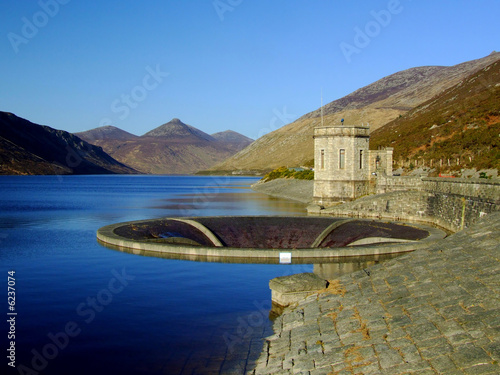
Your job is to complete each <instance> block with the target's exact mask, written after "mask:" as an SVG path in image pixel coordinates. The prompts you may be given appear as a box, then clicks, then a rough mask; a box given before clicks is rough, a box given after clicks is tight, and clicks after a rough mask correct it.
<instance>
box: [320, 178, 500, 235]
mask: <svg viewBox="0 0 500 375" xmlns="http://www.w3.org/2000/svg"><path fill="white" fill-rule="evenodd" d="M374 190H375V191H374V192H375V193H376V195H369V196H366V197H363V198H360V199H358V200H356V201H354V202H349V203H345V204H342V205H338V206H333V207H330V208H327V209H325V210H322V211H320V214H327V215H337V216H355V217H376V218H382V219H395V220H405V221H426V222H432V223H434V224H437V225H439V226H441V227H443V228H446V229H449V230H451V231H454V232H456V231H458V230H461V229H464V228H468V227H470V226H471V225H472V224H474V223H475V222H476V221H477V220H478V219H479V218H481V217H483V216H484V215H487V214H489V213H492V212H495V211H500V181H498V180H485V179H458V178H456V179H451V178H450V179H448V178H428V177H423V178H422V177H387V176H379V177H378V178H377V184H376V186H375V188H374Z"/></svg>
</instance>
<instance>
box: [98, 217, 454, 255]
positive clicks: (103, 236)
mask: <svg viewBox="0 0 500 375" xmlns="http://www.w3.org/2000/svg"><path fill="white" fill-rule="evenodd" d="M241 217H244V216H241ZM262 217H269V216H262ZM190 219H192V218H182V219H180V220H179V218H163V219H159V218H158V219H149V220H134V221H129V222H122V223H116V224H111V225H107V226H104V227H102V228H100V229H99V230H98V231H97V239H98V240H99V242H100V243H102V244H103V245H104V246H106V245H110V246H111V247H116V248H118V249H129V250H132V251H133V252H134V253H136V252H141V253H144V252H147V253H160V254H171V255H178V256H185V257H209V258H210V257H214V258H235V259H237V258H241V259H243V258H244V259H257V260H259V259H260V260H262V259H269V260H276V259H279V256H280V253H282V252H288V253H291V255H292V259H296V260H300V259H317V260H319V259H326V260H331V259H336V258H352V257H367V256H368V257H369V256H379V255H390V254H398V253H406V252H411V251H414V250H417V249H419V248H423V247H427V246H429V244H430V243H431V242H434V241H436V240H439V239H442V238H444V237H446V233H445V232H444V231H442V230H440V229H438V228H435V227H430V226H426V225H422V224H413V223H412V224H408V223H401V222H398V223H397V224H398V225H408V226H413V227H417V228H420V229H424V230H426V231H428V232H429V236H427V237H426V238H424V239H422V240H419V241H414V242H406V243H396V244H375V245H364V246H353V247H337V248H301V249H260V248H232V247H204V246H190V245H185V244H168V243H157V242H156V243H155V242H150V241H147V240H133V239H129V238H125V237H122V236H119V235H117V234H116V233H115V232H114V230H115V229H116V228H119V227H122V226H125V225H130V224H138V223H142V224H144V223H147V222H154V221H158V220H177V221H182V220H189V221H191V220H190ZM367 221H373V220H367ZM385 222H390V223H393V222H392V221H385ZM395 224H396V223H395ZM207 230H208V229H207Z"/></svg>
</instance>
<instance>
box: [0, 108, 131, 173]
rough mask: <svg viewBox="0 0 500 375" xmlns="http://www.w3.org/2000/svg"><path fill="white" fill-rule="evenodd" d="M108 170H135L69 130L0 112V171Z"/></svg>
mask: <svg viewBox="0 0 500 375" xmlns="http://www.w3.org/2000/svg"><path fill="white" fill-rule="evenodd" d="M109 173H137V172H136V171H135V170H133V169H132V168H130V167H128V166H126V165H124V164H122V163H120V162H118V161H116V160H115V159H113V158H112V157H111V156H109V155H108V154H106V153H105V152H104V151H103V150H102V148H100V147H96V146H94V145H91V144H90V143H88V142H85V141H83V140H82V139H80V138H78V137H77V136H75V135H73V134H71V133H68V132H65V131H63V130H56V129H53V128H51V127H49V126H42V125H38V124H34V123H32V122H30V121H28V120H25V119H23V118H21V117H18V116H16V115H14V114H12V113H8V112H0V174H109Z"/></svg>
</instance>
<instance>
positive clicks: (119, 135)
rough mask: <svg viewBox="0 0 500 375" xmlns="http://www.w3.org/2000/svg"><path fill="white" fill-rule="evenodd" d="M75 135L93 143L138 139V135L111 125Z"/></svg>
mask: <svg viewBox="0 0 500 375" xmlns="http://www.w3.org/2000/svg"><path fill="white" fill-rule="evenodd" d="M75 135H76V136H78V137H80V138H82V139H83V140H85V141H87V142H91V143H92V142H94V141H97V140H108V139H119V140H121V141H127V140H132V139H135V138H137V136H136V135H134V134H131V133H129V132H126V131H125V130H122V129H120V128H117V127H116V126H111V125H106V126H101V127H99V128H95V129H91V130H87V131H85V132H80V133H75Z"/></svg>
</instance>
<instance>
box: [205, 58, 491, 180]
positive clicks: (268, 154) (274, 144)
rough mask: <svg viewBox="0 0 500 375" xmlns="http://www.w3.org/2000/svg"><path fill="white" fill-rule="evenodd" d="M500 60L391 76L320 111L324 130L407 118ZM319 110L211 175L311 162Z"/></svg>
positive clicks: (261, 140) (269, 136) (375, 126)
mask: <svg viewBox="0 0 500 375" xmlns="http://www.w3.org/2000/svg"><path fill="white" fill-rule="evenodd" d="M499 58H500V53H492V54H491V55H489V56H487V57H484V58H482V59H478V60H473V61H469V62H466V63H462V64H458V65H455V66H451V67H436V66H434V67H420V68H412V69H408V70H405V71H402V72H398V73H395V74H392V75H390V76H388V77H385V78H382V79H381V80H379V81H377V82H375V83H372V84H371V85H368V86H366V87H363V88H361V89H359V90H356V91H354V92H353V93H351V94H349V95H347V96H345V97H343V98H341V99H338V100H335V101H333V102H331V103H329V104H327V105H325V106H324V108H323V112H324V114H325V115H324V119H323V122H324V125H330V124H334V123H339V122H340V119H341V118H345V119H346V120H347V121H348V122H349V123H350V124H355V123H359V124H361V123H364V124H367V123H369V124H370V127H371V129H372V131H373V130H376V129H378V128H380V127H381V126H383V125H385V124H387V123H388V122H389V121H391V120H394V119H395V118H398V117H399V116H400V115H403V114H405V113H406V112H407V111H408V110H409V109H411V108H414V107H415V106H417V105H419V104H421V103H423V102H425V101H427V100H429V99H431V98H432V97H434V96H435V95H436V94H438V93H440V92H442V91H443V90H444V89H447V88H449V87H452V86H453V85H456V84H457V83H458V82H460V81H461V80H463V79H465V78H466V77H467V76H469V75H470V74H471V73H473V72H476V71H478V70H480V69H482V68H484V67H486V66H488V65H490V64H491V63H492V62H494V61H497V60H498V59H499ZM320 123H321V118H320V109H318V110H316V111H313V112H310V113H308V114H306V115H304V116H302V117H301V118H299V119H298V120H296V121H295V122H293V123H291V124H288V125H286V126H284V127H282V128H280V129H278V130H276V131H274V132H272V133H269V134H266V135H264V136H263V137H261V138H259V139H258V140H256V141H255V142H254V143H252V144H251V145H250V146H248V147H247V148H245V149H244V150H242V151H240V152H239V153H238V154H236V155H234V156H233V157H231V158H229V159H227V160H225V161H224V162H223V163H220V164H218V165H216V166H215V167H213V168H211V170H212V171H216V170H219V171H238V170H239V171H241V170H260V171H267V170H271V169H274V168H277V167H280V166H282V165H288V166H299V165H304V164H307V163H310V161H311V159H312V158H313V139H312V135H313V129H314V127H316V126H318V125H320Z"/></svg>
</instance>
